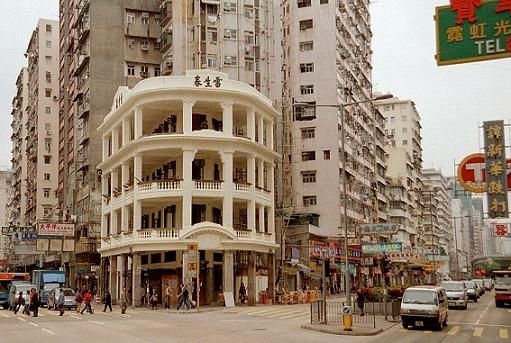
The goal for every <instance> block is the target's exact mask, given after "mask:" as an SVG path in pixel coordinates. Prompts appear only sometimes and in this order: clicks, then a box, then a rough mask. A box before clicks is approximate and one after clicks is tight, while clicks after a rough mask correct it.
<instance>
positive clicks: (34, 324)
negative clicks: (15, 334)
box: [28, 322, 39, 326]
mask: <svg viewBox="0 0 511 343" xmlns="http://www.w3.org/2000/svg"><path fill="white" fill-rule="evenodd" d="M28 323H29V324H30V325H33V326H39V324H36V323H32V322H28Z"/></svg>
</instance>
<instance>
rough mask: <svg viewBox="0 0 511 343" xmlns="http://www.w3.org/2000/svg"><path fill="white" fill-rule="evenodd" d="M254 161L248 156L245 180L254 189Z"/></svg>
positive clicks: (253, 157) (251, 156)
mask: <svg viewBox="0 0 511 343" xmlns="http://www.w3.org/2000/svg"><path fill="white" fill-rule="evenodd" d="M255 170H256V160H255V156H254V155H250V156H248V157H247V178H248V180H247V181H248V183H250V185H251V186H250V187H251V188H252V189H254V187H255V184H256V174H255Z"/></svg>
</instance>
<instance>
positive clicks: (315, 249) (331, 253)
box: [310, 241, 362, 261]
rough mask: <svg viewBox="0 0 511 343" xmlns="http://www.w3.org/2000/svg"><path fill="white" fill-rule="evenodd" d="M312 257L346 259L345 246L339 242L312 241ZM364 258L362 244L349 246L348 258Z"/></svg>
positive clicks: (355, 259)
mask: <svg viewBox="0 0 511 343" xmlns="http://www.w3.org/2000/svg"><path fill="white" fill-rule="evenodd" d="M310 245H311V249H310V255H311V257H318V258H331V259H341V260H342V259H344V248H343V247H342V246H341V245H340V244H338V243H326V242H320V241H310ZM360 258H362V249H361V247H360V245H349V246H348V260H354V261H357V260H360Z"/></svg>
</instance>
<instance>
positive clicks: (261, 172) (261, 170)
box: [257, 160, 264, 188]
mask: <svg viewBox="0 0 511 343" xmlns="http://www.w3.org/2000/svg"><path fill="white" fill-rule="evenodd" d="M257 167H258V170H257V174H258V175H257V179H258V180H259V187H260V188H264V161H263V160H258V161H257Z"/></svg>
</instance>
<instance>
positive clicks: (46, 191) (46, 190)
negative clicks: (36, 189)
mask: <svg viewBox="0 0 511 343" xmlns="http://www.w3.org/2000/svg"><path fill="white" fill-rule="evenodd" d="M43 196H44V197H45V198H49V197H50V189H49V188H45V189H43Z"/></svg>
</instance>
